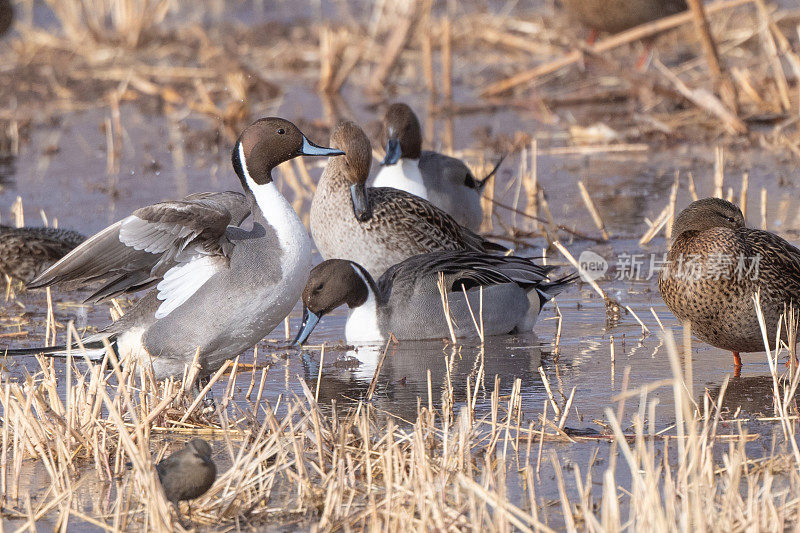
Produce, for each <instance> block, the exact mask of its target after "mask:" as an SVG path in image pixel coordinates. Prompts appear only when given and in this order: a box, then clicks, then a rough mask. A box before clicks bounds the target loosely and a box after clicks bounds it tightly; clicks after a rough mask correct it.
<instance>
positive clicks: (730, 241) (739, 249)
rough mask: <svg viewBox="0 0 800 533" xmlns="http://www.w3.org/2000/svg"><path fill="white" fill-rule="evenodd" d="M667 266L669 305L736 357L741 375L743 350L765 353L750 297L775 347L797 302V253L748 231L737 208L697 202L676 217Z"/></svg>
mask: <svg viewBox="0 0 800 533" xmlns="http://www.w3.org/2000/svg"><path fill="white" fill-rule="evenodd" d="M667 260H668V264H667V266H666V267H665V268H664V269H662V270H661V272H660V274H659V279H658V289H659V291H660V292H661V296H662V297H663V298H664V301H665V302H666V304H667V307H669V308H670V310H671V311H672V312H673V313H674V314H675V316H676V317H677V318H678V319H679V320H680V321H682V322H688V323H690V324H691V328H692V333H694V334H695V335H696V336H697V337H698V338H700V339H701V340H703V341H705V342H707V343H708V344H711V345H712V346H716V347H718V348H722V349H724V350H730V351H731V352H733V357H734V364H735V367H736V371H737V373H738V370H739V368H741V364H742V363H741V359H740V357H739V353H740V352H761V351H764V340H763V337H762V334H761V329H760V327H759V324H758V319H757V318H756V312H755V306H754V303H753V295H754V294H755V293H757V292H758V293H760V295H761V296H760V298H761V308H762V310H763V312H764V319H765V322H766V327H767V333H768V337H769V342H770V344H771V345H773V346H774V342H775V337H776V334H777V325H778V320H779V317H780V315H781V314H782V313H783V312H784V306H788V305H789V304H793V305H794V306H795V309H797V304H798V302H800V250H798V249H797V248H795V247H794V246H792V245H791V244H789V243H788V242H787V241H786V240H784V239H782V238H781V237H778V236H777V235H775V234H774V233H770V232H768V231H762V230H758V229H752V228H748V227H746V226H745V221H744V216H743V215H742V212H741V211H740V210H739V208H738V207H736V206H735V205H734V204H732V203H730V202H726V201H725V200H722V199H719V198H704V199H702V200H698V201H696V202H693V203H692V204H691V205H689V207H687V208H686V209H684V210H683V211H682V212H681V213H680V214H679V215H678V217H677V218H676V219H675V223H674V224H673V227H672V245H671V246H670V249H669V253H668V254H667ZM784 332H785V323H784Z"/></svg>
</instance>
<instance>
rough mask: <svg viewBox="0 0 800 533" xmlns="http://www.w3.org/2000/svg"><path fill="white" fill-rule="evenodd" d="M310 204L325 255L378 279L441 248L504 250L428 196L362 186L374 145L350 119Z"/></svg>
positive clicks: (315, 234) (341, 130)
mask: <svg viewBox="0 0 800 533" xmlns="http://www.w3.org/2000/svg"><path fill="white" fill-rule="evenodd" d="M331 145H332V146H334V147H337V148H340V149H341V150H343V151H344V152H346V154H347V155H345V156H344V157H341V158H334V159H331V160H329V161H328V164H327V166H326V167H325V171H324V172H323V174H322V177H321V178H320V181H319V185H318V186H317V191H316V193H315V194H314V200H313V201H312V203H311V234H312V236H313V237H314V242H315V243H316V245H317V249H318V250H319V252H320V254H321V255H322V257H323V258H324V259H349V260H351V261H355V262H356V263H358V264H360V265H361V266H363V267H364V268H366V269H367V271H369V273H370V274H372V276H373V277H380V275H381V274H383V272H384V271H385V270H386V269H387V268H389V267H390V266H392V265H394V264H397V263H399V262H401V261H403V260H404V259H408V258H409V257H412V256H415V255H419V254H422V253H427V252H433V251H441V250H473V251H477V252H487V251H497V252H505V251H507V250H506V249H505V248H504V247H503V246H500V245H498V244H495V243H492V242H490V241H487V240H485V239H484V238H483V237H481V236H479V235H477V234H475V233H473V232H472V231H470V230H468V229H467V228H464V227H463V226H461V225H459V224H458V223H457V222H456V221H455V220H454V219H453V218H452V217H451V216H450V215H448V214H447V213H445V212H444V211H442V210H441V209H439V208H438V207H436V206H434V205H433V204H431V203H430V202H428V201H427V200H424V199H422V198H420V197H419V196H414V195H413V194H410V193H407V192H405V191H400V190H397V189H393V188H390V187H366V185H365V183H366V180H367V176H368V175H369V167H370V163H371V161H372V148H371V146H370V143H369V139H367V136H366V135H365V134H364V132H363V131H362V130H361V128H360V127H358V125H356V124H355V123H354V122H349V121H346V122H342V123H340V124H339V125H338V126H337V127H336V129H335V131H334V132H333V135H332V136H331Z"/></svg>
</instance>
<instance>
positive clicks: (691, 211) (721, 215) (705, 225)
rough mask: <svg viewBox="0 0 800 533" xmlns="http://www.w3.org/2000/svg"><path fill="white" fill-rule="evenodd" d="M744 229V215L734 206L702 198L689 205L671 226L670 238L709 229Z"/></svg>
mask: <svg viewBox="0 0 800 533" xmlns="http://www.w3.org/2000/svg"><path fill="white" fill-rule="evenodd" d="M743 227H745V222H744V215H742V211H741V210H740V209H739V208H738V207H736V205H734V204H732V203H730V202H728V201H725V200H723V199H721V198H703V199H702V200H697V201H696V202H692V203H691V204H689V207H687V208H686V209H684V210H683V211H681V212H680V214H679V215H678V216H677V218H676V219H675V222H674V223H673V224H672V238H673V240H674V239H677V238H678V237H680V236H681V235H682V234H684V233H686V232H689V231H696V232H700V231H705V230H708V229H711V228H729V229H737V228H743Z"/></svg>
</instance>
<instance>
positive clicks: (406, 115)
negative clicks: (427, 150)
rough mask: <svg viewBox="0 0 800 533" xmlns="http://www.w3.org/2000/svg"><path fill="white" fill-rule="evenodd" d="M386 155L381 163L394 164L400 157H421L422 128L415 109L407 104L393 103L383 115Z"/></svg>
mask: <svg viewBox="0 0 800 533" xmlns="http://www.w3.org/2000/svg"><path fill="white" fill-rule="evenodd" d="M383 141H384V142H385V143H386V144H385V146H386V157H384V158H383V161H381V165H384V166H385V165H394V164H395V163H397V162H398V161H399V160H400V158H406V159H419V157H420V155H421V153H422V128H420V125H419V120H418V119H417V115H415V114H414V111H412V110H411V108H410V107H408V106H407V105H406V104H401V103H397V104H392V105H390V106H389V109H387V110H386V115H385V116H384V117H383Z"/></svg>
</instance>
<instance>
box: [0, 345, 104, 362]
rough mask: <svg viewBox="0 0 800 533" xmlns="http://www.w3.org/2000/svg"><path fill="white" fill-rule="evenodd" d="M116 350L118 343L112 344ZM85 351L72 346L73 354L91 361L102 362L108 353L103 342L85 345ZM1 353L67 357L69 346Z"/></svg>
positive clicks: (12, 349) (23, 349) (9, 350)
mask: <svg viewBox="0 0 800 533" xmlns="http://www.w3.org/2000/svg"><path fill="white" fill-rule="evenodd" d="M111 346H113V347H114V348H115V349H116V341H114V342H112V343H111ZM84 348H85V350H81V348H80V346H78V344H77V343H76V344H73V345H72V352H73V355H74V356H75V357H78V358H83V357H87V358H88V359H90V360H91V361H100V360H102V359H103V357H104V356H105V353H106V348H105V346H104V345H103V343H102V342H90V343H87V344H84ZM0 353H2V355H4V356H21V355H39V354H41V355H44V356H47V357H66V356H67V345H66V344H57V345H55V346H36V347H33V348H10V349H9V348H2V349H0Z"/></svg>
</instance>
